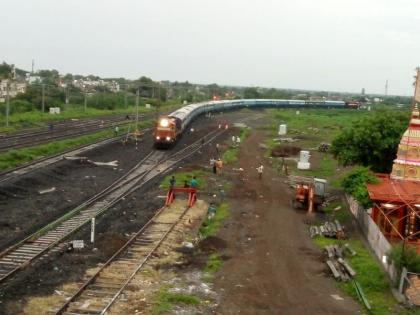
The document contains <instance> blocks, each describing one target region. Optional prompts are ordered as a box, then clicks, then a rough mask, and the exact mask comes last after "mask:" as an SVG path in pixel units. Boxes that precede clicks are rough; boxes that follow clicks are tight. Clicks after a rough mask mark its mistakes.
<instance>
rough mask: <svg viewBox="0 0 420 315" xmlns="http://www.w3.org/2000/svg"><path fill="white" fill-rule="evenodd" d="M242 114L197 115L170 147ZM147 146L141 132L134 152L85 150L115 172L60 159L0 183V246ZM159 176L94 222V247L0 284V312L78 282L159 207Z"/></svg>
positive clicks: (61, 209) (81, 196)
mask: <svg viewBox="0 0 420 315" xmlns="http://www.w3.org/2000/svg"><path fill="white" fill-rule="evenodd" d="M247 115H248V114H247V113H245V114H244V113H235V112H232V113H227V114H223V115H217V116H216V117H214V118H212V119H208V118H204V117H202V118H200V119H198V120H197V121H196V122H194V123H193V125H192V127H193V128H194V132H192V133H188V136H184V137H182V138H181V139H180V141H179V142H178V143H177V145H176V147H175V148H173V150H174V151H175V150H179V149H182V148H183V147H184V146H185V145H187V144H189V143H191V142H193V141H195V140H197V139H198V138H200V137H202V136H204V135H206V134H208V133H209V132H210V131H211V130H214V128H217V126H218V124H219V123H223V124H224V123H225V122H227V121H228V120H230V119H240V118H244V117H246V116H247ZM232 132H235V131H234V130H233V129H230V130H228V131H227V132H226V133H224V134H223V136H222V137H221V138H220V139H218V140H217V141H220V142H222V141H226V140H227V139H229V138H230V137H231V133H232ZM150 150H152V140H151V136H149V135H146V136H145V138H144V140H143V142H142V144H140V146H139V150H138V151H136V150H135V149H134V146H126V147H124V146H122V145H120V144H111V145H108V146H106V147H102V148H99V149H95V150H93V151H92V152H90V153H89V154H86V155H87V156H88V157H89V159H91V160H95V161H99V160H100V161H112V160H118V161H119V167H118V169H116V170H114V169H109V168H104V167H92V166H86V165H79V164H77V163H75V162H70V161H62V162H60V163H57V164H55V165H52V166H50V167H48V168H45V169H43V170H40V171H36V172H33V173H29V174H27V175H25V176H23V177H22V178H20V179H18V180H15V181H10V182H5V183H4V184H3V185H2V186H1V187H0V189H1V190H0V191H1V192H2V199H1V201H0V202H1V204H0V205H1V208H0V209H2V210H1V211H2V216H1V221H2V222H3V223H2V224H3V226H5V227H6V228H8V230H7V231H4V232H3V228H1V229H0V231H2V233H3V234H2V235H3V238H4V239H2V240H1V242H2V243H1V244H3V246H2V248H5V246H7V245H6V244H12V243H13V242H14V241H16V240H19V239H21V238H23V237H24V236H25V235H28V234H30V233H31V232H33V231H35V230H36V229H37V228H39V227H41V226H44V225H45V224H47V223H49V222H51V221H52V220H53V219H54V218H57V217H60V216H61V215H63V214H65V213H66V212H67V211H68V210H70V209H72V208H73V207H75V206H77V205H78V204H79V203H81V202H83V201H84V200H86V199H87V198H89V197H90V196H92V195H93V194H95V193H97V192H99V191H100V190H101V189H103V188H105V187H106V186H107V185H109V184H110V183H111V182H112V181H113V180H115V179H116V178H118V177H119V176H121V175H122V174H123V173H124V170H128V169H129V168H130V167H132V166H133V165H134V164H135V163H137V162H138V161H140V160H141V159H142V157H144V156H145V155H146V154H147V153H148V152H150ZM215 152H216V149H215V143H211V144H209V145H206V146H205V148H204V149H203V150H200V151H199V152H197V153H196V154H194V155H193V156H191V157H190V158H188V159H187V160H185V161H184V162H183V163H181V164H179V165H177V166H176V168H177V169H179V168H182V167H183V165H201V167H208V161H209V157H210V156H213V155H214V154H215ZM120 169H121V170H120ZM163 175H164V174H162V176H163ZM93 176H95V177H93ZM160 180H161V178H156V179H155V180H153V181H151V182H149V183H148V184H147V185H145V186H144V187H143V188H141V189H139V190H138V191H136V192H135V193H133V194H132V195H130V196H128V197H127V198H126V199H125V200H124V201H122V202H120V203H118V204H117V205H116V206H115V207H113V208H111V209H109V210H108V211H107V212H106V213H105V214H104V215H103V216H101V217H100V218H99V220H97V226H96V231H97V239H96V242H95V244H94V245H90V244H89V245H88V246H87V247H86V248H85V249H83V250H79V251H72V252H66V251H65V250H63V252H62V253H59V254H51V255H50V256H49V257H48V258H46V259H45V260H47V262H45V261H40V262H37V263H35V264H34V265H33V266H31V267H29V268H28V269H27V270H24V271H22V272H20V273H18V274H17V275H16V276H15V277H14V278H12V279H11V281H8V282H7V285H6V286H5V287H3V288H0V314H21V313H22V311H23V307H24V305H25V300H26V299H27V298H29V297H31V296H42V295H47V294H53V292H54V289H55V288H56V287H58V286H60V285H62V284H65V283H66V282H68V281H76V282H80V281H82V280H83V279H82V277H81V275H83V274H84V272H85V271H86V270H88V269H90V268H94V267H96V266H97V264H98V263H101V262H105V261H106V259H107V258H109V257H110V256H111V255H112V254H113V253H114V252H115V251H116V250H117V249H118V248H119V247H120V246H121V245H122V244H123V243H124V242H125V241H126V240H127V239H128V238H129V236H130V234H131V233H134V232H136V231H138V230H139V229H140V228H141V226H142V225H144V223H146V222H147V221H148V220H149V219H150V218H151V217H152V216H153V214H154V212H155V211H156V210H157V209H158V208H160V207H161V206H162V205H163V202H164V199H162V198H161V197H162V196H163V195H164V194H165V193H166V192H165V191H163V190H161V189H159V187H158V186H159V183H160ZM69 183H71V184H70V185H69ZM49 187H56V192H61V193H50V194H44V195H39V193H38V191H39V190H41V189H45V188H49ZM18 192H19V194H18ZM14 194H15V195H16V196H14ZM68 200H70V201H68ZM46 209H47V210H46ZM3 213H4V215H3ZM16 227H19V228H16ZM89 233H90V232H89V228H88V227H85V228H83V229H81V230H80V232H78V233H76V234H75V235H74V236H72V237H71V239H83V240H85V241H86V242H87V240H89ZM5 240H6V241H5Z"/></svg>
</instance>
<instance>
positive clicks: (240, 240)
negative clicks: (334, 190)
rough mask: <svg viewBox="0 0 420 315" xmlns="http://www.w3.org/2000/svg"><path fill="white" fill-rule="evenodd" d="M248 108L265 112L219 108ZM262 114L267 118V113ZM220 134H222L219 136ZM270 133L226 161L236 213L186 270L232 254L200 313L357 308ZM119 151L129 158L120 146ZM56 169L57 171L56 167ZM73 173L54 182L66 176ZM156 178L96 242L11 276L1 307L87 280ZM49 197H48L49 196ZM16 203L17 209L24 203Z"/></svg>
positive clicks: (138, 219) (150, 197)
mask: <svg viewBox="0 0 420 315" xmlns="http://www.w3.org/2000/svg"><path fill="white" fill-rule="evenodd" d="M250 115H251V116H253V117H254V116H258V113H250V112H249V111H242V112H232V113H227V114H224V115H221V116H218V117H217V119H218V121H220V122H226V121H229V120H231V121H232V120H238V119H240V118H243V117H247V116H250ZM259 117H260V118H261V115H259ZM257 118H258V117H257ZM263 123H265V121H264V119H260V120H252V121H248V122H247V124H248V125H251V126H253V127H256V126H257V125H259V124H263ZM206 126H207V127H206ZM213 126H214V123H213V121H208V120H206V119H204V118H202V119H201V120H200V121H197V122H196V123H195V125H194V128H195V129H196V131H195V134H196V135H197V136H198V133H201V132H203V133H205V132H208V131H209V130H210V129H211V128H213ZM206 130H207V131H206ZM232 133H233V134H235V133H236V134H237V133H238V131H237V130H230V131H229V133H226V134H225V136H224V140H225V144H223V145H222V149H225V148H226V147H227V145H226V144H227V143H228V142H229V139H230V137H231V135H232ZM187 141H188V139H186V138H183V139H182V140H181V142H180V143H179V144H178V148H181V147H183V145H184V144H185V143H186V142H187ZM218 141H219V142H220V143H222V142H221V141H222V140H221V139H220V140H218ZM262 141H263V131H259V130H257V129H256V128H254V129H253V132H252V133H251V135H250V137H249V138H248V139H247V140H246V141H245V143H243V144H242V145H241V150H240V153H239V161H238V162H237V163H235V165H232V166H227V167H226V168H225V170H224V175H223V177H224V178H226V179H227V180H229V181H230V182H231V183H232V185H233V187H232V189H231V190H230V191H229V192H228V193H227V196H226V197H227V201H228V203H229V204H230V208H231V216H230V218H229V219H228V220H226V221H225V222H224V224H223V225H222V228H221V231H220V233H219V234H218V235H217V236H216V237H215V238H213V239H209V240H207V241H205V242H203V243H201V244H200V250H201V253H202V254H201V255H195V256H194V257H193V259H192V260H191V261H190V263H191V264H190V265H188V266H187V267H186V268H184V269H183V270H182V271H180V272H185V273H186V274H188V272H191V271H194V270H195V269H196V268H203V266H204V265H205V262H206V257H207V255H209V254H210V253H212V252H215V251H216V252H219V253H221V255H222V259H223V260H224V264H223V267H222V269H221V270H220V271H219V272H218V273H217V274H216V276H215V278H214V287H213V290H214V291H215V292H216V294H217V298H216V299H215V300H216V301H217V303H216V304H215V306H212V307H208V308H206V307H204V306H203V307H200V311H199V313H202V314H358V313H359V307H358V305H357V303H356V302H355V301H353V300H352V299H350V298H349V297H347V296H345V295H343V293H341V292H339V291H338V289H337V288H336V286H335V283H334V280H332V279H331V278H330V277H329V276H328V275H327V274H326V268H325V265H324V263H323V262H322V259H321V257H322V253H321V251H320V250H319V249H318V248H317V247H315V245H314V244H313V243H312V241H311V240H310V238H309V236H308V233H307V226H306V224H305V222H307V221H308V220H313V218H312V217H309V218H308V217H307V216H306V214H305V213H303V212H296V211H295V210H292V209H291V208H290V191H289V189H288V187H287V186H286V185H285V184H284V178H282V177H280V176H279V175H278V174H277V173H276V171H275V170H274V169H273V168H271V159H269V158H265V157H263V156H264V153H265V152H264V150H262V149H260V147H261V146H259V144H260V143H261V142H262ZM145 146H146V145H145ZM125 150H129V149H125ZM109 151H113V153H111V152H109ZM115 151H119V148H116V147H113V148H109V149H103V150H102V152H96V153H95V152H93V153H92V154H97V155H95V158H98V159H99V158H100V159H101V160H108V159H109V160H112V156H113V155H112V154H116V153H115ZM144 154H145V153H144ZM214 154H215V146H214V143H213V144H212V145H209V146H207V147H206V148H205V149H203V150H201V151H200V152H198V153H197V154H196V155H194V156H193V157H190V158H189V159H188V160H187V161H184V162H183V163H182V164H180V165H179V166H178V167H177V168H178V169H179V168H182V170H193V169H202V168H208V161H209V157H212V156H213V155H214ZM125 155H126V156H127V155H130V156H129V157H127V158H126V159H127V161H126V162H125V163H126V164H124V167H126V168H129V165H130V164H129V163H130V161H129V160H130V158H131V159H132V153H130V152H125ZM121 159H122V160H124V154H122V153H121ZM124 161H125V160H124ZM260 161H262V162H263V164H264V166H265V168H264V175H263V178H262V180H258V178H257V171H256V169H255V168H256V167H257V166H258V163H259V162H260ZM66 163H67V162H66ZM131 163H134V161H131ZM68 167H69V166H68ZM69 168H70V170H68V171H67V173H65V174H67V175H66V176H68V175H69V174H73V171H72V167H69ZM238 168H243V169H244V171H243V172H240V171H236V170H233V169H238ZM83 170H84V171H85V172H83ZM92 171H98V173H100V174H105V175H102V176H101V175H99V174H98V178H100V179H101V183H103V184H102V185H106V183H108V182H109V181H111V180H112V179H113V178H114V177H107V176H106V174H108V176H109V174H113V172H109V170H100V169H94V170H92V168H86V167H84V168H83V167H82V168H81V171H80V173H79V174H78V176H79V177H78V179H79V180H80V178H84V176H91V174H92ZM43 172H46V171H43ZM48 172H51V173H53V172H54V167H53V168H52V169H51V170H48ZM66 176H65V177H64V178H63V179H62V180H56V182H59V183H61V182H62V181H64V182H65V183H68V182H69V180H67V179H66ZM114 176H115V175H114ZM32 177H33V178H35V179H38V178H39V177H41V178H42V174H41V176H36V175H35V173H34V174H33V175H32ZM60 178H61V177H60ZM48 180H49V177H47V176H46V177H45V179H43V181H42V182H41V183H40V184H38V185H39V186H36V187H37V188H29V187H28V186H23V187H26V188H25V189H26V190H25V191H28V192H31V193H28V194H29V195H28V196H29V197H28V198H29V199H31V198H37V197H39V195H38V194H37V189H39V188H38V187H44V186H45V184H46V183H50V181H48ZM56 182H54V183H56ZM76 182H77V181H76ZM158 183H159V179H156V180H155V181H153V182H150V183H148V184H147V186H145V187H143V188H142V189H141V190H138V191H137V192H135V193H134V194H132V195H131V196H129V197H128V198H127V199H126V200H124V201H123V202H120V203H119V204H117V205H116V206H115V207H113V208H112V209H110V210H109V211H108V212H107V213H106V214H105V215H104V216H102V217H101V219H100V220H98V224H97V233H98V234H97V235H98V237H97V241H96V243H95V244H94V245H90V244H89V245H88V246H87V247H86V248H85V249H83V250H80V251H71V252H65V251H64V252H62V253H59V254H56V255H51V256H50V257H49V258H48V259H47V260H48V262H39V263H37V264H35V266H31V267H30V268H28V270H25V271H23V272H21V273H20V274H19V275H18V276H16V277H15V278H14V279H13V281H11V282H10V284H9V286H8V291H7V292H8V293H7V294H5V293H4V291H0V301H1V303H0V314H21V313H22V312H23V309H24V307H25V304H26V301H27V300H28V299H29V298H31V297H34V296H45V295H51V294H53V293H54V290H55V289H56V288H57V287H59V286H60V285H63V284H65V283H67V282H70V281H74V282H81V281H82V280H83V279H82V277H81V275H82V274H84V272H86V270H88V269H91V268H94V267H96V266H97V264H98V263H101V262H104V261H105V260H106V259H107V257H109V256H110V255H111V254H112V253H113V252H114V251H115V250H117V249H118V248H119V247H120V246H121V245H122V244H123V242H124V241H125V240H126V239H127V238H128V237H129V235H130V234H131V233H134V232H135V231H137V230H138V229H139V227H140V226H141V225H142V224H144V223H145V222H147V220H148V219H149V218H150V217H151V216H152V215H153V213H154V211H155V210H156V209H157V208H159V207H160V206H161V205H162V202H163V199H162V198H160V196H162V195H163V194H164V191H163V190H161V189H159V188H158ZM42 185H44V186H42ZM98 185H100V183H98ZM88 186H89V184H86V186H85V185H84V184H83V181H82V182H81V186H80V187H79V183H78V185H73V186H72V187H71V191H72V193H71V195H70V196H71V197H72V198H74V199H76V198H78V197H79V199H78V200H79V201H82V200H83V198H82V196H83V195H82V196H79V195H78V194H80V191H84V190H86V189H90V188H89V187H88ZM63 187H65V189H69V187H68V185H67V186H65V185H64V184H63ZM98 189H100V188H98ZM92 193H93V192H91V194H92ZM44 197H45V198H46V200H48V198H50V202H56V203H57V204H60V199H59V198H58V197H57V196H56V195H48V196H43V198H44ZM200 197H201V198H204V199H205V198H210V199H211V196H206V194H205V193H202V194H201V196H200ZM16 199H17V200H24V199H21V198H16ZM56 199H59V200H56ZM2 202H3V201H2ZM44 202H45V204H48V202H47V201H44ZM12 204H13V203H12ZM75 204H77V202H76V201H75ZM15 205H18V203H15ZM28 205H30V202H29V203H28ZM69 208H70V207H69ZM69 208H66V209H69ZM2 209H3V207H2ZM14 209H18V206H15V208H14ZM65 211H66V210H65V209H62V210H60V213H61V214H63V213H64V212H65ZM58 212H59V211H57V213H58ZM56 215H57V216H58V214H56ZM31 220H32V218H28V219H27V220H23V221H24V222H26V221H28V222H27V223H26V224H27V226H28V227H29V226H31ZM41 221H42V220H41ZM44 221H47V220H44ZM72 239H84V240H88V239H89V230H88V229H87V228H85V229H83V230H81V231H80V232H79V233H77V234H76V235H74V236H73V237H72ZM334 294H337V295H339V296H341V297H342V298H343V300H335V299H334V298H333V297H332V295H334ZM140 304H141V303H140ZM27 314H29V313H27ZM189 314H195V313H194V312H193V313H189Z"/></svg>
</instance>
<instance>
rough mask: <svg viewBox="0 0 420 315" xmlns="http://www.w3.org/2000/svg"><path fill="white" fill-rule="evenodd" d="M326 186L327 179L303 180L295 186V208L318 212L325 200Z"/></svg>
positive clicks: (293, 204)
mask: <svg viewBox="0 0 420 315" xmlns="http://www.w3.org/2000/svg"><path fill="white" fill-rule="evenodd" d="M326 184H327V181H326V180H325V179H319V178H313V179H311V180H302V181H301V182H300V183H297V184H295V195H294V197H293V200H292V206H293V208H294V209H298V208H301V209H302V208H303V209H307V210H308V212H312V211H314V210H317V209H318V208H319V206H320V205H322V203H323V202H324V200H325V189H326Z"/></svg>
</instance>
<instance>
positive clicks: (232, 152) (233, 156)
mask: <svg viewBox="0 0 420 315" xmlns="http://www.w3.org/2000/svg"><path fill="white" fill-rule="evenodd" d="M238 152H239V150H238V148H229V149H227V150H226V151H225V152H224V153H223V155H222V161H223V162H224V163H225V164H232V163H235V162H236V161H237V160H238Z"/></svg>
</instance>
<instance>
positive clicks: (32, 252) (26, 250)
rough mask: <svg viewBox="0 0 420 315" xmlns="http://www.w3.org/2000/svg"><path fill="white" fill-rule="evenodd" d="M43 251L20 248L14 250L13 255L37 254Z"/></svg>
mask: <svg viewBox="0 0 420 315" xmlns="http://www.w3.org/2000/svg"><path fill="white" fill-rule="evenodd" d="M40 250H42V248H39V247H37V248H27V247H23V246H22V247H19V248H18V249H16V250H14V251H13V253H22V254H28V255H31V254H37V253H39V251H40Z"/></svg>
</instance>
